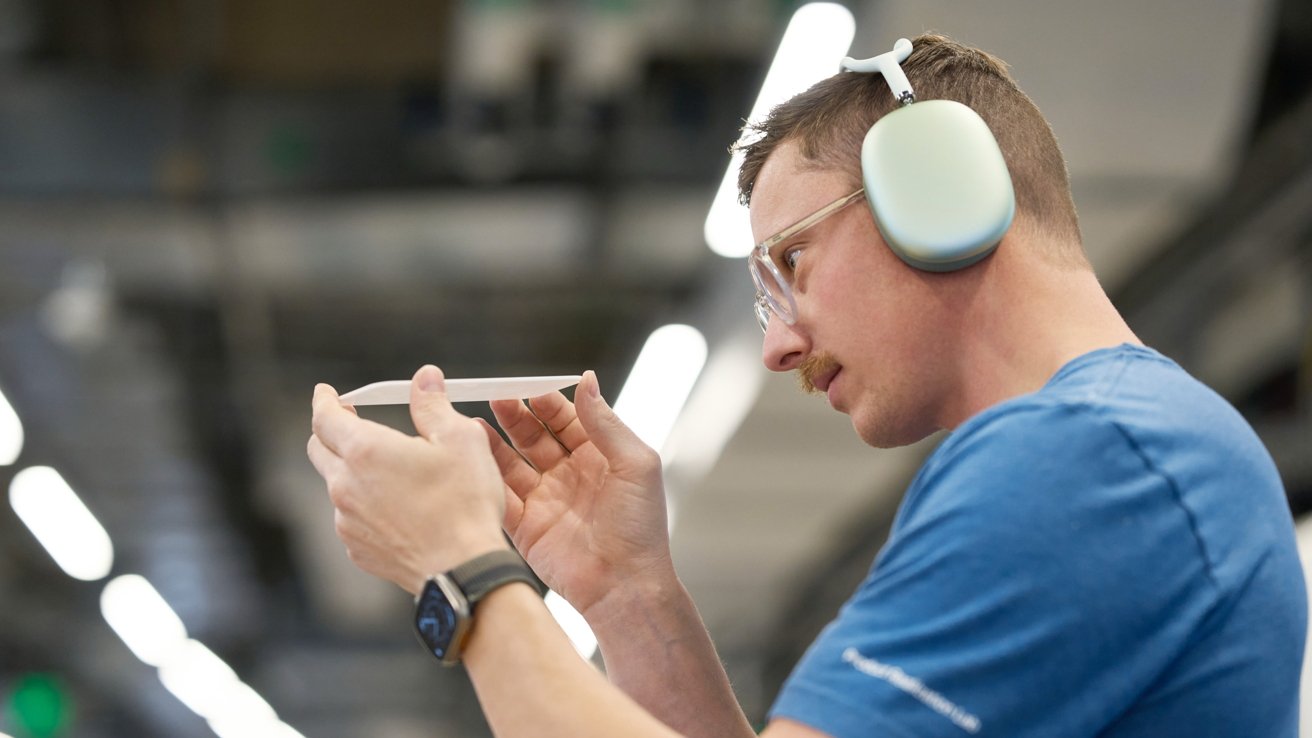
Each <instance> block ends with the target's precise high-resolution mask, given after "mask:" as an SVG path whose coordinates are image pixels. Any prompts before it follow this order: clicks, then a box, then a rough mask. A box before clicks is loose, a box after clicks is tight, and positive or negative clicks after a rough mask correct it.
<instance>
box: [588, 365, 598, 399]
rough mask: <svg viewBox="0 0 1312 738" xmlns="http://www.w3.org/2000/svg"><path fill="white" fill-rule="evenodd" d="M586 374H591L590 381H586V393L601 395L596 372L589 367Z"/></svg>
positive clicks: (594, 395)
mask: <svg viewBox="0 0 1312 738" xmlns="http://www.w3.org/2000/svg"><path fill="white" fill-rule="evenodd" d="M588 374H591V375H592V381H591V382H589V383H588V394H590V395H592V396H593V397H601V385H600V383H598V382H597V373H596V372H594V371H592V370H591V369H589V370H588Z"/></svg>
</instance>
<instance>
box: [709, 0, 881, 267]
mask: <svg viewBox="0 0 1312 738" xmlns="http://www.w3.org/2000/svg"><path fill="white" fill-rule="evenodd" d="M855 36H856V20H855V19H853V18H852V13H851V11H849V10H848V9H847V8H845V7H843V6H841V5H837V4H835V3H809V4H807V5H803V6H802V7H801V8H798V9H797V12H796V13H793V17H792V19H791V20H790V21H789V22H788V28H787V29H786V30H785V31H784V37H783V40H782V41H780V42H779V50H778V51H776V52H775V55H774V61H773V62H771V64H770V71H769V72H768V73H767V74H766V75H765V82H764V83H763V84H762V85H761V92H760V94H759V95H758V96H757V98H756V104H755V105H753V106H752V112H751V115H749V116H748V118H747V120H748V121H749V122H751V123H756V122H759V121H760V120H761V119H762V118H764V117H765V115H766V114H767V113H769V112H770V109H771V108H773V107H774V106H776V105H778V104H779V103H782V102H784V101H785V100H787V99H788V98H790V97H792V96H793V95H796V94H797V93H799V92H801V91H803V90H805V89H806V88H808V87H810V86H811V85H813V84H815V83H816V82H819V81H820V80H822V79H824V78H826V77H828V76H830V75H832V74H834V73H835V72H837V71H838V69H839V64H840V63H841V62H842V60H843V57H844V56H846V55H847V52H848V49H849V47H851V45H852V39H853V38H854V37H855ZM742 163H743V156H742V154H740V153H735V154H734V155H733V157H732V158H731V159H730V161H729V169H728V171H726V172H725V173H724V179H723V180H721V181H720V189H719V190H718V191H716V193H715V199H714V200H713V201H712V202H711V210H710V212H709V213H708V214H707V216H706V226H705V235H706V245H707V246H709V247H710V248H711V251H714V252H715V253H716V254H719V255H720V256H724V257H728V258H739V257H744V256H747V254H748V253H750V252H751V250H752V227H751V224H750V222H749V220H748V217H747V208H746V207H744V206H742V205H741V204H739V202H738V169H739V168H740V167H741V166H742Z"/></svg>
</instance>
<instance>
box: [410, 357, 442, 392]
mask: <svg viewBox="0 0 1312 738" xmlns="http://www.w3.org/2000/svg"><path fill="white" fill-rule="evenodd" d="M416 380H417V381H418V382H419V389H421V390H423V391H424V392H436V391H438V390H440V389H442V372H441V371H439V370H438V368H437V367H435V366H433V365H432V364H425V365H424V366H423V367H422V368H421V369H420V370H419V376H418V377H417V378H416Z"/></svg>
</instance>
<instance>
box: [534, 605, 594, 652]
mask: <svg viewBox="0 0 1312 738" xmlns="http://www.w3.org/2000/svg"><path fill="white" fill-rule="evenodd" d="M545 602H546V604H547V610H549V611H550V612H551V617H553V618H555V619H556V623H557V624H558V625H560V627H561V630H564V631H565V635H567V636H569V642H570V643H572V644H574V650H575V651H578V652H579V655H580V656H582V657H583V660H584V661H591V660H592V656H593V654H595V653H596V652H597V636H595V635H593V633H592V628H591V627H590V626H589V625H588V621H586V620H584V619H583V615H581V614H579V611H578V610H575V609H574V606H573V605H571V604H569V602H567V601H566V600H565V598H564V597H561V596H560V595H558V594H556V593H555V592H554V591H553V592H547V596H546V599H545Z"/></svg>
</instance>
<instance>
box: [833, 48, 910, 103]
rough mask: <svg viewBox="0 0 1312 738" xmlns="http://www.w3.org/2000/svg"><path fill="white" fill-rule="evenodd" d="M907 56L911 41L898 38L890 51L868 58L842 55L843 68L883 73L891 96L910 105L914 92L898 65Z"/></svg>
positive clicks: (853, 70)
mask: <svg viewBox="0 0 1312 738" xmlns="http://www.w3.org/2000/svg"><path fill="white" fill-rule="evenodd" d="M908 56H911V42H910V41H908V40H907V39H905V38H900V39H898V40H897V43H895V44H893V50H892V51H890V52H887V53H884V54H880V55H879V56H872V57H870V58H869V59H853V58H852V57H850V56H846V57H843V69H846V70H849V71H852V72H878V73H879V74H882V75H884V81H885V82H887V83H888V89H890V90H892V91H893V97H895V98H897V100H898V102H900V103H902V104H903V105H910V104H911V103H913V102H915V101H916V93H915V92H913V91H912V90H911V82H910V81H909V80H908V79H907V75H906V73H905V72H903V71H902V67H901V66H899V64H900V63H901V62H904V61H906V60H907V57H908Z"/></svg>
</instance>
